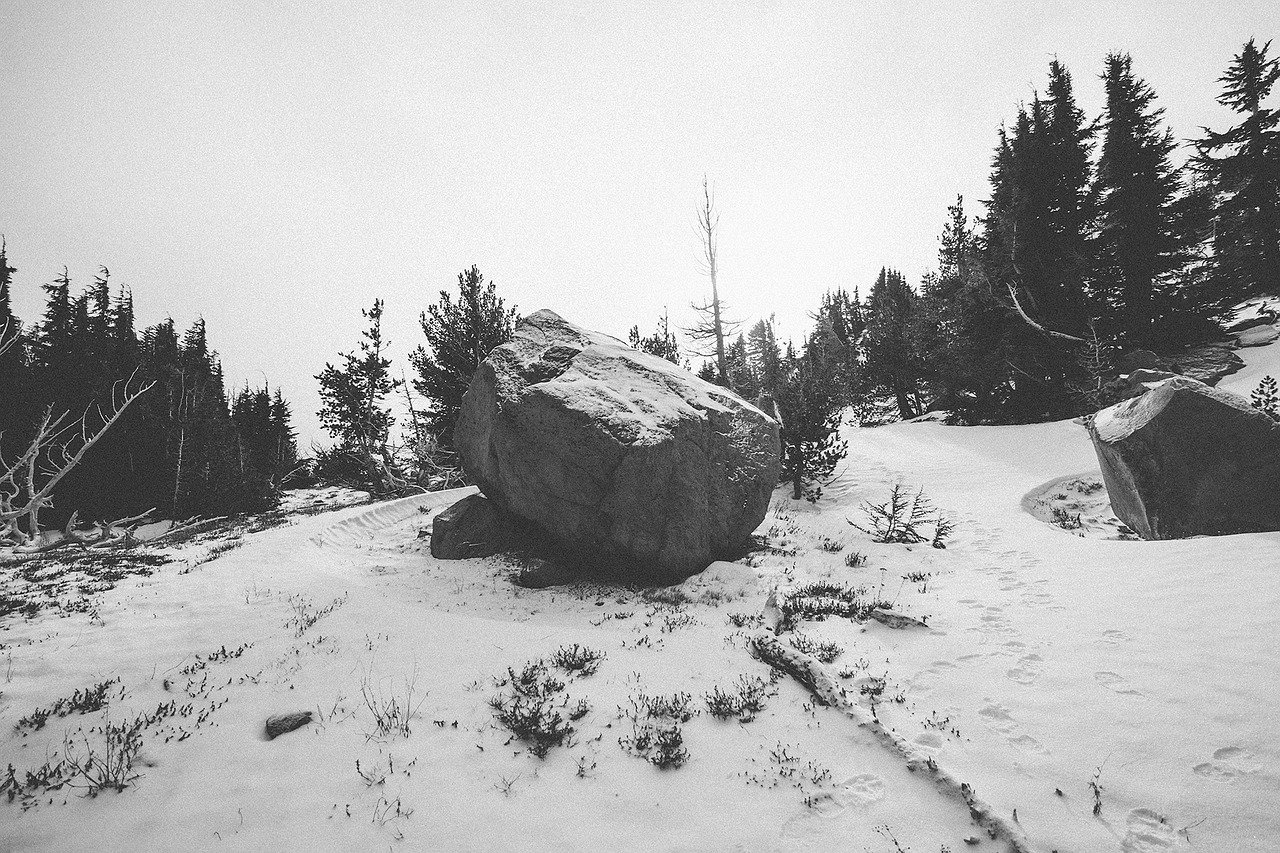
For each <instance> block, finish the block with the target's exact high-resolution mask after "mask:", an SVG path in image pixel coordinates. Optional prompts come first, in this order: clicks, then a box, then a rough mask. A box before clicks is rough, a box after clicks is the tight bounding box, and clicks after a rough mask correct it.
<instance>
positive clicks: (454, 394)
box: [409, 266, 518, 448]
mask: <svg viewBox="0 0 1280 853" xmlns="http://www.w3.org/2000/svg"><path fill="white" fill-rule="evenodd" d="M517 319H518V315H517V314H516V309H515V307H514V306H512V307H511V308H507V307H506V305H505V304H504V302H503V300H502V297H500V296H498V292H497V288H496V286H495V285H494V283H493V282H492V281H488V282H486V281H485V279H484V276H483V275H481V274H480V270H479V269H477V268H476V267H475V266H472V267H471V269H469V270H465V271H464V272H460V273H458V298H457V300H456V301H455V300H454V298H453V296H452V295H451V294H450V293H449V292H448V291H446V290H442V291H440V300H439V301H438V302H436V303H435V304H434V305H430V306H428V308H427V310H426V311H424V312H423V313H422V315H421V316H420V317H419V322H420V324H421V326H422V334H423V335H424V336H425V337H426V339H427V345H426V346H425V347H423V346H419V347H418V348H417V349H415V350H414V351H413V352H412V353H410V355H409V360H410V362H411V363H412V364H413V368H414V370H415V371H417V374H418V376H417V378H416V379H414V380H413V387H414V389H415V390H416V391H417V392H418V393H419V394H421V395H422V396H424V397H426V398H427V400H428V402H429V403H430V409H429V410H428V411H427V413H426V414H425V416H424V419H425V421H426V424H427V429H428V430H429V431H430V432H431V433H432V434H434V435H435V436H436V439H437V441H438V442H439V443H440V444H441V445H442V446H444V447H446V448H452V447H453V430H454V427H455V426H456V425H457V421H458V412H459V411H460V410H461V409H462V397H463V395H464V394H466V393H467V386H468V385H470V384H471V376H472V374H474V373H475V372H476V368H477V367H479V366H480V362H482V361H484V359H485V358H486V357H487V356H488V355H489V352H490V351H491V350H492V349H493V348H494V347H496V346H498V345H499V344H504V343H506V342H507V341H509V340H511V335H512V333H513V332H514V331H515V325H516V320H517Z"/></svg>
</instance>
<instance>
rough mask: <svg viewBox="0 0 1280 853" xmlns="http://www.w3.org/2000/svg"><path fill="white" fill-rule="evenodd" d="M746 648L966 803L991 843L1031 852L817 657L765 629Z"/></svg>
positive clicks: (1015, 831) (1010, 827) (1020, 836)
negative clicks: (866, 706)
mask: <svg viewBox="0 0 1280 853" xmlns="http://www.w3.org/2000/svg"><path fill="white" fill-rule="evenodd" d="M750 650H751V654H752V656H754V657H755V658H756V659H757V660H760V661H762V662H764V663H767V664H768V665H769V666H771V667H773V668H774V669H776V670H779V671H780V672H785V673H787V674H788V675H790V676H792V677H793V678H795V679H796V681H799V682H800V683H801V684H802V685H804V687H805V689H807V690H808V691H809V692H810V693H812V694H813V697H814V699H815V700H817V701H818V702H819V703H821V704H823V705H826V706H828V707H832V708H836V709H837V710H839V711H842V712H843V713H844V714H845V716H847V717H850V718H851V719H853V720H854V721H855V722H856V723H857V724H858V727H859V728H862V729H865V730H867V731H869V732H870V733H871V734H872V735H873V736H875V738H876V739H877V740H879V741H880V743H882V744H883V745H884V746H886V747H888V748H889V749H891V750H893V751H894V752H896V753H897V754H898V755H900V756H902V757H903V758H904V759H906V763H907V769H908V770H909V771H911V772H912V773H917V772H923V773H925V774H926V775H927V776H928V777H929V778H930V779H931V780H932V781H933V784H934V786H935V787H936V788H937V789H938V790H939V791H941V792H942V793H943V794H945V795H947V796H949V797H954V798H957V799H959V800H961V801H962V802H964V804H965V805H966V806H967V807H968V808H969V816H970V817H971V818H972V819H973V821H974V823H976V824H977V825H978V826H980V827H981V828H982V829H984V830H985V831H986V833H987V835H989V836H990V837H991V838H992V839H993V840H999V839H1004V840H1005V841H1007V842H1008V844H1009V849H1010V850H1011V851H1012V852H1013V853H1031V846H1030V844H1029V842H1028V841H1027V837H1026V835H1025V834H1024V833H1023V832H1022V830H1021V829H1020V828H1018V827H1017V826H1016V825H1015V824H1013V823H1011V822H1010V821H1007V820H1005V819H1004V818H1002V817H1000V816H999V815H997V814H996V813H995V810H994V809H993V808H992V806H991V804H990V803H987V802H986V801H984V800H980V799H978V798H977V796H975V795H974V793H973V788H972V787H970V786H969V785H968V784H966V783H964V782H961V781H959V780H958V779H956V778H955V777H954V776H952V775H951V774H950V773H948V772H947V771H945V770H943V769H942V768H941V767H940V766H939V765H938V763H937V762H936V761H935V760H934V759H933V757H932V756H926V755H924V754H923V753H921V752H920V750H919V749H918V748H916V747H915V746H914V745H913V744H911V743H910V742H908V741H907V740H906V738H904V737H902V736H901V735H899V734H898V733H897V732H895V731H893V730H892V729H887V728H885V726H884V724H883V723H881V722H880V721H879V720H877V719H876V718H875V716H874V715H872V714H868V713H867V711H866V710H865V709H864V708H863V707H862V706H861V705H859V704H858V703H857V702H855V701H853V700H852V699H850V698H849V694H848V692H847V691H846V690H845V689H844V688H843V687H841V686H840V685H839V684H837V683H836V681H835V679H834V678H832V677H831V674H830V673H829V672H827V670H826V668H825V667H824V666H823V665H822V664H821V663H819V662H818V661H817V660H816V659H815V658H813V657H811V656H809V655H806V654H804V653H803V652H800V651H797V650H796V649H793V648H788V647H787V646H784V645H783V644H782V643H780V642H779V641H778V640H777V638H776V637H774V636H772V635H770V634H767V633H764V632H763V631H762V632H759V633H757V634H756V636H755V637H753V638H752V640H751V645H750Z"/></svg>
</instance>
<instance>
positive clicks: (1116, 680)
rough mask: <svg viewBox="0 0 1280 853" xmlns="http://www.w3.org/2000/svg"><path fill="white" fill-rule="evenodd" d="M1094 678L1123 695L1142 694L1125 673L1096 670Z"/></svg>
mask: <svg viewBox="0 0 1280 853" xmlns="http://www.w3.org/2000/svg"><path fill="white" fill-rule="evenodd" d="M1093 677H1094V680H1095V681H1097V682H1098V683H1099V684H1101V685H1102V686H1103V687H1105V688H1107V689H1108V690H1111V691H1113V692H1115V693H1119V694H1121V695H1123V696H1141V695H1142V691H1141V690H1134V689H1133V688H1132V687H1130V686H1129V682H1128V681H1127V680H1126V679H1125V677H1124V676H1123V675H1120V674H1119V673H1115V672H1095V673H1094V674H1093Z"/></svg>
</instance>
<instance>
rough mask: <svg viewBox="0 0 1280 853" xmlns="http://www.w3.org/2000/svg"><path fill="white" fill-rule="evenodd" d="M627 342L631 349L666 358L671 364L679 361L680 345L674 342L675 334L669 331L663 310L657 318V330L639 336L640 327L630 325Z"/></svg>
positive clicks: (668, 324) (668, 323) (669, 326)
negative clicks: (644, 335)
mask: <svg viewBox="0 0 1280 853" xmlns="http://www.w3.org/2000/svg"><path fill="white" fill-rule="evenodd" d="M628 342H629V343H630V344H631V348H632V349H638V350H640V351H641V352H647V353H649V354H650V355H656V356H657V357H658V358H662V359H666V360H667V361H669V362H671V363H672V364H679V363H680V345H679V344H678V343H677V342H676V336H675V334H674V333H673V332H672V331H671V325H670V322H669V321H668V318H667V314H666V312H665V311H664V312H663V314H662V316H661V317H660V318H659V319H658V329H657V331H655V332H654V333H653V334H652V335H649V336H647V337H641V336H640V327H639V326H632V327H631V332H630V334H629V335H628Z"/></svg>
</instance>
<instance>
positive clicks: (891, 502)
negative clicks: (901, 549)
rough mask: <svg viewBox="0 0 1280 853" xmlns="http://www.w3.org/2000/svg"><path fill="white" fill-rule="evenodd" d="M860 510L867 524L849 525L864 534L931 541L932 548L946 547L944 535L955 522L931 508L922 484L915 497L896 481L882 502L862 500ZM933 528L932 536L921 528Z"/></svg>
mask: <svg viewBox="0 0 1280 853" xmlns="http://www.w3.org/2000/svg"><path fill="white" fill-rule="evenodd" d="M862 511H863V513H864V514H865V515H866V517H867V523H868V524H869V525H870V527H862V526H861V525H858V524H854V522H853V521H849V524H850V525H852V526H853V527H856V528H857V529H859V530H861V531H863V532H864V533H869V534H871V537H872V539H874V540H875V541H876V542H884V543H889V544H895V545H914V544H916V543H918V542H930V543H931V544H932V545H933V547H935V548H945V547H946V540H947V538H948V537H949V536H950V535H951V534H952V533H953V532H954V531H955V524H954V523H953V522H952V521H950V520H949V519H947V518H945V517H944V516H943V515H942V514H941V513H939V512H937V511H936V510H934V507H933V504H932V502H931V501H930V500H929V498H928V497H926V496H925V493H924V488H923V487H922V488H921V489H920V490H919V491H917V492H916V493H915V495H914V496H912V495H911V493H910V492H909V491H908V490H907V488H906V487H905V486H904V485H903V484H902V483H895V484H894V485H893V486H892V487H891V488H890V490H889V498H888V500H886V501H884V503H879V504H877V503H872V502H870V501H864V502H863V504H862ZM930 526H932V527H933V536H932V537H929V536H926V535H925V533H924V529H925V528H927V527H930Z"/></svg>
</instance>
